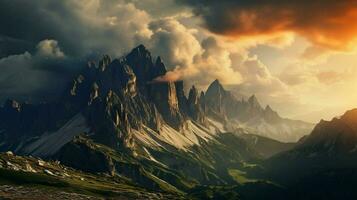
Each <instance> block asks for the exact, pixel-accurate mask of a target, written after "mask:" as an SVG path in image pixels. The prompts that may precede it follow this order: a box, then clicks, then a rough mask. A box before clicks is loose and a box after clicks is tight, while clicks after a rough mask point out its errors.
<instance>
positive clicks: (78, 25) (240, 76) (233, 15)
mask: <svg viewBox="0 0 357 200" xmlns="http://www.w3.org/2000/svg"><path fill="white" fill-rule="evenodd" d="M0 20H1V24H2V28H0V44H1V45H0V70H1V71H2V73H1V74H0V101H3V100H4V99H6V98H8V97H10V98H17V99H21V100H44V99H46V98H47V97H50V96H55V95H56V92H57V91H61V89H63V87H64V86H65V85H66V83H67V82H68V81H70V78H69V77H72V75H73V74H74V73H76V72H77V71H78V70H80V66H81V65H80V63H81V62H84V61H86V60H88V59H89V58H97V57H98V55H102V54H109V55H111V56H112V57H119V56H121V55H123V54H125V53H127V52H129V51H130V50H131V49H132V48H133V47H135V46H137V45H139V44H144V45H145V46H146V47H147V48H148V49H149V50H150V51H151V52H152V54H153V55H154V56H158V55H160V56H161V57H162V58H163V60H164V62H165V63H166V65H167V68H168V69H170V72H169V73H168V74H167V75H166V76H164V77H161V79H163V80H173V81H174V80H178V79H183V80H185V82H186V87H190V86H191V84H195V85H196V86H197V87H198V88H200V89H202V90H204V89H206V88H207V86H208V84H209V83H210V82H212V81H213V80H215V79H219V80H220V81H221V82H222V83H223V84H224V85H226V87H227V88H230V89H232V90H234V93H239V94H244V95H246V96H249V95H251V94H256V95H257V96H258V98H259V100H260V102H261V103H262V104H263V105H266V104H269V105H271V107H272V108H273V109H275V110H277V111H278V112H279V113H280V114H281V115H282V116H283V117H290V118H294V119H302V120H306V121H310V122H317V121H319V120H320V119H321V118H324V119H330V118H332V117H334V116H338V115H340V114H342V113H344V112H345V111H346V110H347V109H351V108H355V107H357V92H356V88H357V87H356V86H357V71H356V70H357V68H356V67H357V66H356V65H357V56H356V54H357V50H356V49H357V48H356V47H355V46H356V44H357V43H356V41H357V23H356V21H357V2H356V1H335V0H315V1H311V0H309V1H308V0H291V1H285V0H267V1H259V0H249V1H248V0H242V1H235V0H220V1H216V0H63V1H52V0H41V1H40V0H34V1H31V2H30V1H22V0H12V1H1V2H0Z"/></svg>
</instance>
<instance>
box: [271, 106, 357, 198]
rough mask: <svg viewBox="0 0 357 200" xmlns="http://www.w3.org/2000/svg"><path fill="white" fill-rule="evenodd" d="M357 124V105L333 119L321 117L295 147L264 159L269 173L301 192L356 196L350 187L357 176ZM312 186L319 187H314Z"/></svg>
mask: <svg viewBox="0 0 357 200" xmlns="http://www.w3.org/2000/svg"><path fill="white" fill-rule="evenodd" d="M356 125H357V109H353V110H350V111H347V112H346V113H345V114H344V115H342V116H341V117H340V118H334V119H333V120H331V121H323V120H322V121H321V122H320V123H318V124H317V125H316V126H315V128H314V130H313V131H312V132H311V134H310V135H308V136H306V137H305V138H302V139H301V140H300V141H299V143H298V144H297V145H296V146H295V147H294V148H293V149H291V150H289V151H286V152H282V153H280V154H278V155H276V156H273V157H272V158H270V159H269V160H268V161H267V162H266V163H265V168H266V171H267V174H266V175H267V176H266V177H269V178H271V179H273V180H275V181H277V182H279V183H281V184H284V185H288V186H289V187H290V188H295V189H296V190H297V191H295V192H296V193H299V195H302V194H305V195H306V194H309V195H316V196H320V198H321V197H322V196H324V195H326V191H330V192H329V193H330V195H327V196H326V198H327V199H340V198H341V197H342V196H343V195H342V194H345V195H346V196H345V198H347V199H353V198H354V197H356V196H357V193H356V192H355V190H354V189H351V188H350V185H351V184H352V185H353V184H354V180H355V179H356V178H357V164H356V163H357V162H356V161H357V160H356V158H357V152H356V146H357V126H356ZM291 171H293V172H294V173H290V172H291ZM311 187H316V189H318V190H316V191H311V189H309V188H311ZM341 195H342V196H341ZM311 198H312V197H311Z"/></svg>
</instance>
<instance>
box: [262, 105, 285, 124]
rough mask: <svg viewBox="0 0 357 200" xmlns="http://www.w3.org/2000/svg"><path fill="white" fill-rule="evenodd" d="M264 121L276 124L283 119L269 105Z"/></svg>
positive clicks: (266, 108) (265, 111)
mask: <svg viewBox="0 0 357 200" xmlns="http://www.w3.org/2000/svg"><path fill="white" fill-rule="evenodd" d="M264 119H265V120H266V121H268V122H270V123H276V122H279V121H280V120H281V117H280V116H279V114H278V113H277V112H276V111H274V110H273V109H272V108H271V107H270V106H269V105H267V106H266V107H265V109H264Z"/></svg>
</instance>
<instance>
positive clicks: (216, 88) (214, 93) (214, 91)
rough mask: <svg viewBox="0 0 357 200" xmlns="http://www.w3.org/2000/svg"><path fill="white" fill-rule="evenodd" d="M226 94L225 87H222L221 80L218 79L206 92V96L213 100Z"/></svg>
mask: <svg viewBox="0 0 357 200" xmlns="http://www.w3.org/2000/svg"><path fill="white" fill-rule="evenodd" d="M225 93H226V91H225V90H224V88H223V86H222V85H221V83H220V82H219V80H218V79H216V80H214V81H213V82H212V83H211V84H210V85H209V86H208V89H207V91H206V96H207V97H208V98H211V97H219V98H221V97H222V96H224V95H225Z"/></svg>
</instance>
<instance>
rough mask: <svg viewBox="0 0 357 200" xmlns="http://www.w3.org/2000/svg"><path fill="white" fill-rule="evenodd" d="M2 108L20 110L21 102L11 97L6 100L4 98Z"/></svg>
mask: <svg viewBox="0 0 357 200" xmlns="http://www.w3.org/2000/svg"><path fill="white" fill-rule="evenodd" d="M4 108H5V109H6V110H14V111H17V112H20V111H21V104H20V103H19V102H17V101H15V100H13V99H8V100H6V102H5V104H4Z"/></svg>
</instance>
